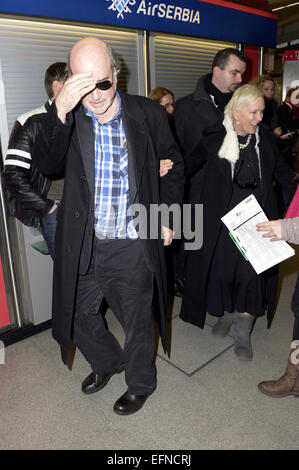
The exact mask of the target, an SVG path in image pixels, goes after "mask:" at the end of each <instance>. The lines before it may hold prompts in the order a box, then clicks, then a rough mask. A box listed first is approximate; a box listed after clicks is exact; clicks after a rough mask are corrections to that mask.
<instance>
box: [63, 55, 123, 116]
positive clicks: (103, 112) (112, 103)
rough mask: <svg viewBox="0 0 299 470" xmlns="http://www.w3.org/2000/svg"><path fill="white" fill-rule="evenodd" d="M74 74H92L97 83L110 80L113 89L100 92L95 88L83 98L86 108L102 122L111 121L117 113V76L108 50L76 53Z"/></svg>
mask: <svg viewBox="0 0 299 470" xmlns="http://www.w3.org/2000/svg"><path fill="white" fill-rule="evenodd" d="M71 69H72V73H73V74H76V73H81V72H91V73H92V75H93V77H94V78H95V79H96V82H101V81H104V80H110V81H111V82H112V86H111V88H109V89H108V90H100V89H98V88H96V87H95V88H94V90H92V91H91V92H89V93H87V94H86V95H85V96H84V97H83V98H82V103H83V104H84V106H85V107H86V108H87V109H89V110H90V111H92V112H93V113H94V114H95V116H96V117H97V118H98V119H99V121H100V122H102V123H104V122H108V121H110V120H111V119H112V118H113V117H114V116H115V114H116V112H117V98H116V88H117V76H116V72H115V71H114V72H113V71H112V69H111V64H110V58H109V55H108V52H107V51H106V49H101V48H98V49H96V50H94V49H93V50H90V51H89V52H88V51H83V53H82V52H79V53H74V56H73V57H71Z"/></svg>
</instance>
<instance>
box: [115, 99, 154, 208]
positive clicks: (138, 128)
mask: <svg viewBox="0 0 299 470" xmlns="http://www.w3.org/2000/svg"><path fill="white" fill-rule="evenodd" d="M120 96H121V99H122V118H123V123H124V128H125V133H126V138H127V146H128V165H129V191H130V203H131V204H133V203H134V202H136V195H137V192H138V188H139V185H140V182H141V177H142V172H143V168H144V164H145V160H146V155H147V147H148V138H149V128H148V126H147V125H146V123H145V115H144V113H143V111H142V109H141V108H140V107H139V106H138V105H137V104H136V103H135V101H134V100H130V97H129V96H128V95H124V94H122V93H121V92H120ZM137 202H138V201H137Z"/></svg>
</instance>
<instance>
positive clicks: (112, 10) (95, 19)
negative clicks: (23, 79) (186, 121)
mask: <svg viewBox="0 0 299 470" xmlns="http://www.w3.org/2000/svg"><path fill="white" fill-rule="evenodd" d="M1 11H2V12H10V13H22V14H27V15H38V16H46V17H53V18H64V19H71V20H78V21H88V22H92V23H100V24H108V25H115V26H122V27H129V28H138V29H146V30H151V31H163V32H167V33H175V34H183V35H187V36H197V37H202V38H211V39H220V40H224V41H233V42H241V43H245V44H255V45H262V46H269V47H276V29H277V19H276V15H275V14H273V13H270V12H266V11H263V10H257V9H255V8H251V7H246V6H243V5H238V4H235V3H231V2H229V1H226V0H168V1H161V0H84V1H82V0H64V1H61V0H52V1H51V2H50V1H48V2H47V1H46V2H41V1H40V0H27V1H26V2H24V1H21V0H1Z"/></svg>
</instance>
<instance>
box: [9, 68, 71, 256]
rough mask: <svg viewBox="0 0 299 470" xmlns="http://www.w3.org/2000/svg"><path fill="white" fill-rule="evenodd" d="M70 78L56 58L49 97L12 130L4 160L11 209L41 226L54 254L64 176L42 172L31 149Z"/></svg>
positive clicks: (48, 78) (49, 78) (47, 79)
mask: <svg viewBox="0 0 299 470" xmlns="http://www.w3.org/2000/svg"><path fill="white" fill-rule="evenodd" d="M66 78H67V64H66V63H65V62H55V63H54V64H52V65H50V66H49V67H48V68H47V70H46V73H45V79H44V84H45V90H46V92H47V95H48V97H49V99H48V101H47V102H46V103H45V105H44V106H41V107H40V108H35V109H33V110H31V111H29V112H27V113H24V114H22V115H20V116H19V117H18V118H17V120H16V122H15V124H14V126H13V129H12V132H11V135H10V139H9V144H8V150H7V154H6V158H5V162H4V171H3V180H4V183H5V185H6V188H7V190H8V193H9V195H8V207H9V210H10V213H11V214H12V215H13V216H15V217H17V218H18V219H19V220H20V221H21V222H22V223H23V224H25V225H28V226H33V227H38V228H39V229H40V230H41V232H42V234H43V237H44V239H45V240H46V243H47V246H48V250H49V253H50V255H51V257H52V258H53V257H54V239H55V231H56V209H57V204H58V202H59V200H60V199H61V198H62V191H63V177H62V176H61V175H54V176H52V175H51V178H48V177H46V176H45V175H43V174H42V173H40V172H39V171H38V170H37V168H36V166H35V165H34V163H33V162H32V159H31V149H32V147H33V144H34V142H35V139H36V136H37V134H38V132H39V129H40V126H41V122H42V120H43V119H44V117H45V114H46V113H47V111H48V110H49V108H50V106H51V103H52V101H53V100H54V99H55V97H56V95H57V94H58V92H59V91H60V89H61V88H62V86H63V84H64V82H65V80H66Z"/></svg>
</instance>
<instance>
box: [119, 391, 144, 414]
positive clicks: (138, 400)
mask: <svg viewBox="0 0 299 470" xmlns="http://www.w3.org/2000/svg"><path fill="white" fill-rule="evenodd" d="M148 397H149V395H133V394H132V393H129V392H128V391H127V392H126V393H124V394H123V395H122V396H121V397H120V398H119V399H118V400H117V402H116V403H115V404H114V407H113V411H115V413H117V414H118V415H124V416H126V415H132V414H133V413H136V411H138V410H140V409H141V408H142V407H143V405H144V403H145V402H146V400H147V398H148Z"/></svg>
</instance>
